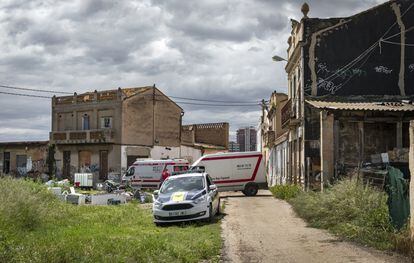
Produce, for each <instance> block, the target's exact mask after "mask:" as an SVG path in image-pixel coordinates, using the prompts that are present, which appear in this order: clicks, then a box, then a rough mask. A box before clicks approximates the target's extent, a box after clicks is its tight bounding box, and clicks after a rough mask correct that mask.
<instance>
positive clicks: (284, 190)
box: [269, 184, 302, 200]
mask: <svg viewBox="0 0 414 263" xmlns="http://www.w3.org/2000/svg"><path fill="white" fill-rule="evenodd" d="M269 190H270V192H271V193H272V194H273V195H274V196H275V197H276V198H279V199H283V200H288V199H291V198H294V197H296V196H297V195H298V194H299V193H300V192H301V191H302V190H301V188H300V187H299V186H297V185H290V184H286V185H275V186H272V187H269Z"/></svg>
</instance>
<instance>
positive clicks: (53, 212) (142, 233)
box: [0, 178, 221, 262]
mask: <svg viewBox="0 0 414 263" xmlns="http://www.w3.org/2000/svg"><path fill="white" fill-rule="evenodd" d="M220 247H221V239H220V226H219V224H217V223H216V224H203V223H187V224H182V225H172V226H167V227H156V226H155V225H154V224H153V223H152V215H151V211H150V209H148V208H142V207H141V206H139V205H137V204H128V205H121V206H73V205H69V204H64V203H61V202H60V201H59V200H57V199H56V198H55V197H54V196H53V195H52V194H50V193H49V192H48V191H47V190H45V188H44V187H43V186H41V185H38V184H36V183H33V182H29V181H23V180H13V179H6V178H0V262H199V261H201V260H217V259H218V258H217V255H218V254H219V253H220Z"/></svg>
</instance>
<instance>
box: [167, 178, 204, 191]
mask: <svg viewBox="0 0 414 263" xmlns="http://www.w3.org/2000/svg"><path fill="white" fill-rule="evenodd" d="M203 189H204V180H203V177H202V176H186V177H169V178H168V180H166V181H165V182H164V183H163V184H162V187H161V189H160V193H162V194H171V193H174V192H191V191H201V190H203Z"/></svg>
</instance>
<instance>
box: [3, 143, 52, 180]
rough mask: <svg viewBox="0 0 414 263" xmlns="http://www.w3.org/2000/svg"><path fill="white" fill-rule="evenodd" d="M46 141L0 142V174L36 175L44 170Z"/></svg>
mask: <svg viewBox="0 0 414 263" xmlns="http://www.w3.org/2000/svg"><path fill="white" fill-rule="evenodd" d="M48 143H49V142H48V141H29V142H2V143H0V174H10V175H14V176H18V177H19V176H33V177H37V176H39V175H40V174H42V173H44V172H45V171H46V158H47V149H48Z"/></svg>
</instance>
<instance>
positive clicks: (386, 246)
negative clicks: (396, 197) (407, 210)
mask: <svg viewBox="0 0 414 263" xmlns="http://www.w3.org/2000/svg"><path fill="white" fill-rule="evenodd" d="M386 201H387V196H386V194H385V193H384V192H381V191H378V190H376V189H374V188H371V187H368V186H363V185H361V184H358V183H357V182H356V181H355V180H344V181H341V182H339V183H338V184H336V185H334V186H333V187H332V188H330V189H327V190H326V191H325V192H324V193H319V192H318V193H316V192H301V193H300V194H298V195H297V197H295V198H293V199H290V200H289V202H290V203H291V204H292V206H293V208H294V210H295V211H296V213H297V214H298V215H299V216H300V217H302V218H304V219H305V220H306V221H307V222H308V223H309V225H310V226H312V227H317V228H325V229H328V230H330V231H331V232H333V233H334V234H336V235H338V236H341V237H344V238H346V239H349V240H352V241H356V242H359V243H362V244H365V245H369V246H372V247H375V248H377V249H381V250H393V249H396V250H401V249H403V247H404V246H405V244H404V240H406V236H407V235H408V231H405V232H404V231H401V232H399V233H397V231H396V230H395V229H394V228H393V226H392V225H391V223H390V220H389V215H388V207H387V204H386Z"/></svg>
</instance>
